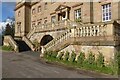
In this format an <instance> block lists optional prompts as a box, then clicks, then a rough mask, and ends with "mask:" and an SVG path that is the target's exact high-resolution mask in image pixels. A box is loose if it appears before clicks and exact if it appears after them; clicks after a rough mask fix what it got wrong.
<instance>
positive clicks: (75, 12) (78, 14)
mask: <svg viewBox="0 0 120 80" xmlns="http://www.w3.org/2000/svg"><path fill="white" fill-rule="evenodd" d="M74 17H75V20H76V19H81V8H79V9H76V10H75V11H74Z"/></svg>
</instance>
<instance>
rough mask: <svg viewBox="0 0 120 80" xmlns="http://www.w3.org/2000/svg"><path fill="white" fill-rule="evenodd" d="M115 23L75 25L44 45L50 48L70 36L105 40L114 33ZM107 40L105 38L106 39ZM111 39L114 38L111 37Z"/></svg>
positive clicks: (47, 48)
mask: <svg viewBox="0 0 120 80" xmlns="http://www.w3.org/2000/svg"><path fill="white" fill-rule="evenodd" d="M114 28H115V25H114V24H113V23H112V22H111V23H109V24H104V23H101V24H94V25H93V24H92V25H76V24H75V26H72V27H70V30H69V31H67V32H65V33H64V34H62V35H61V36H59V37H57V38H55V39H53V40H52V41H50V42H49V43H48V44H46V45H45V46H44V48H45V49H46V50H50V49H51V48H52V47H54V46H55V45H58V46H59V44H58V43H63V42H64V41H66V40H69V39H70V38H76V39H77V38H82V37H83V38H85V37H86V38H88V37H102V38H104V39H101V40H105V39H106V38H107V36H113V35H114V34H115V32H114ZM106 40H107V39H106ZM111 40H112V41H114V40H115V38H114V39H111Z"/></svg>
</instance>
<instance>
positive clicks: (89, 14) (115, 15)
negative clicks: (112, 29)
mask: <svg viewBox="0 0 120 80" xmlns="http://www.w3.org/2000/svg"><path fill="white" fill-rule="evenodd" d="M119 7H120V2H43V1H40V2H26V3H24V2H23V3H20V2H19V3H17V4H16V9H15V19H16V20H15V21H16V24H15V26H16V27H15V31H16V32H15V36H23V35H26V34H27V33H29V31H30V30H31V29H32V28H34V27H35V26H36V25H40V24H45V23H50V22H55V21H60V20H65V19H70V20H72V21H76V20H77V19H80V21H81V22H82V23H84V24H95V23H100V22H108V21H113V20H119V19H120V14H119V13H120V8H119Z"/></svg>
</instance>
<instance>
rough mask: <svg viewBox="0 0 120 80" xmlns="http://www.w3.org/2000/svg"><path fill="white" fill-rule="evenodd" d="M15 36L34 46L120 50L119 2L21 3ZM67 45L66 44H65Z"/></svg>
mask: <svg viewBox="0 0 120 80" xmlns="http://www.w3.org/2000/svg"><path fill="white" fill-rule="evenodd" d="M15 21H16V23H15V36H18V37H22V40H23V41H25V43H26V44H27V45H28V46H29V47H30V48H31V49H33V47H34V46H33V45H32V44H33V42H34V40H37V41H38V43H40V46H44V47H45V49H46V50H49V49H52V50H56V51H58V52H60V51H67V50H68V51H71V50H74V51H76V52H80V51H83V52H85V53H86V54H87V53H88V52H90V51H92V52H94V53H95V54H98V53H99V52H101V53H103V54H104V55H105V57H106V60H108V59H110V58H112V57H113V56H114V53H115V52H116V51H118V50H120V47H119V46H120V2H108V1H98V2H43V1H42V0H40V1H39V2H18V3H16V8H15ZM66 45H67V46H66Z"/></svg>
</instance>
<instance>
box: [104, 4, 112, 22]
mask: <svg viewBox="0 0 120 80" xmlns="http://www.w3.org/2000/svg"><path fill="white" fill-rule="evenodd" d="M111 18H112V11H111V3H108V4H104V5H102V22H106V21H111Z"/></svg>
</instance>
